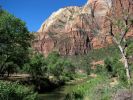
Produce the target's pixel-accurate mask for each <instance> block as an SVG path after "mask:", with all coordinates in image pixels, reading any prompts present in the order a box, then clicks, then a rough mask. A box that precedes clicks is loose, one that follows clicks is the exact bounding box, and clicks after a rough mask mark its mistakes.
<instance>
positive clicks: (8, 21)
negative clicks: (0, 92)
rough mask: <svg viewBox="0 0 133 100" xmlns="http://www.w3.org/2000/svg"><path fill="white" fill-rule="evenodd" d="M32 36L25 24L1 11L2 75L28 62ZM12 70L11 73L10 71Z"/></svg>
mask: <svg viewBox="0 0 133 100" xmlns="http://www.w3.org/2000/svg"><path fill="white" fill-rule="evenodd" d="M31 39H32V35H31V34H30V33H29V32H28V29H27V28H26V25H25V23H24V22H23V21H22V20H20V19H18V18H16V17H15V16H13V15H11V14H9V13H8V12H6V11H4V10H2V9H1V11H0V74H1V75H4V74H5V73H10V72H11V71H14V68H13V66H14V67H15V69H17V68H18V67H22V66H23V64H24V63H25V62H26V61H27V60H28V48H29V47H30V43H31ZM8 70H10V71H8Z"/></svg>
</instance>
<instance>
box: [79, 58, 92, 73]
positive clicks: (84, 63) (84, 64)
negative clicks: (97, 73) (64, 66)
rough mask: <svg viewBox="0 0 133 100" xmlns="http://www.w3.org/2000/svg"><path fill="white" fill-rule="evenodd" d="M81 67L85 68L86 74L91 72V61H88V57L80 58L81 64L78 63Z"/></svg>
mask: <svg viewBox="0 0 133 100" xmlns="http://www.w3.org/2000/svg"><path fill="white" fill-rule="evenodd" d="M80 66H81V68H82V69H83V70H85V71H86V72H87V74H88V75H89V74H90V73H91V66H92V65H91V62H90V61H89V59H88V57H86V56H85V57H84V58H83V59H82V60H81V64H80Z"/></svg>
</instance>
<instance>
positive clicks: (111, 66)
mask: <svg viewBox="0 0 133 100" xmlns="http://www.w3.org/2000/svg"><path fill="white" fill-rule="evenodd" d="M104 62H105V69H106V71H107V73H108V75H109V76H111V77H118V78H119V80H120V81H121V82H127V81H126V72H125V69H124V65H123V64H122V62H121V61H120V60H119V59H117V58H115V57H114V58H107V59H105V61H104Z"/></svg>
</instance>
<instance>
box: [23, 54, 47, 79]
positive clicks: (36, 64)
mask: <svg viewBox="0 0 133 100" xmlns="http://www.w3.org/2000/svg"><path fill="white" fill-rule="evenodd" d="M24 71H25V72H28V73H29V74H30V75H31V76H32V78H33V79H37V78H39V77H43V76H45V75H46V71H47V63H46V61H45V58H44V56H43V55H42V54H39V53H35V54H34V55H33V56H32V57H31V59H30V61H29V62H28V63H27V64H25V65H24Z"/></svg>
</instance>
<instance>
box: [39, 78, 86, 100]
mask: <svg viewBox="0 0 133 100" xmlns="http://www.w3.org/2000/svg"><path fill="white" fill-rule="evenodd" d="M87 80H88V79H84V80H81V81H79V82H78V81H77V82H74V83H72V84H67V85H65V86H62V87H59V88H57V89H55V90H53V91H52V92H47V93H44V94H39V97H40V99H41V100H64V98H65V96H66V94H67V93H69V92H70V91H71V90H72V88H73V87H74V86H75V85H79V84H81V83H83V82H86V81H87Z"/></svg>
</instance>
